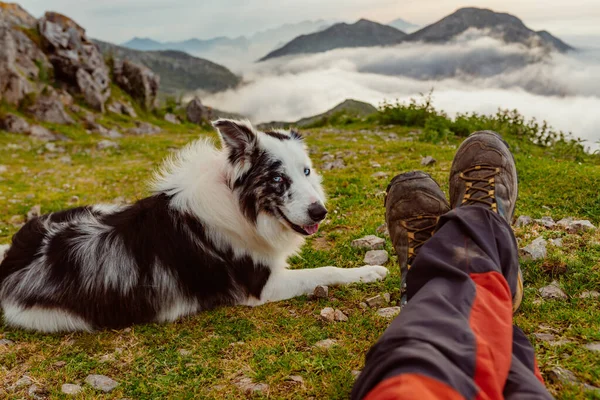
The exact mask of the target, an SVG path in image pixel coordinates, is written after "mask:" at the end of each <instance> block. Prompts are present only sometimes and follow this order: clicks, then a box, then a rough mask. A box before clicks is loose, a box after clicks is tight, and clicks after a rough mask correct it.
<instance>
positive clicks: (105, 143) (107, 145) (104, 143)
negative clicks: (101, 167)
mask: <svg viewBox="0 0 600 400" xmlns="http://www.w3.org/2000/svg"><path fill="white" fill-rule="evenodd" d="M119 147H120V146H119V144H118V143H115V142H113V141H111V140H101V141H99V142H98V145H97V148H98V150H104V149H118V148H119Z"/></svg>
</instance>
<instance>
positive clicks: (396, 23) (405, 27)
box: [387, 18, 421, 33]
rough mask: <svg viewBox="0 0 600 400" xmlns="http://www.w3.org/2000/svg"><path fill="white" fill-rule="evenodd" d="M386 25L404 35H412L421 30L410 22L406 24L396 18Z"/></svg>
mask: <svg viewBox="0 0 600 400" xmlns="http://www.w3.org/2000/svg"><path fill="white" fill-rule="evenodd" d="M387 24H388V25H389V26H392V27H394V28H396V29H398V30H400V31H402V32H406V33H412V32H415V31H417V30H419V29H420V28H421V26H419V25H415V24H413V23H412V22H408V21H406V20H404V19H402V18H397V19H395V20H393V21H391V22H388V23H387Z"/></svg>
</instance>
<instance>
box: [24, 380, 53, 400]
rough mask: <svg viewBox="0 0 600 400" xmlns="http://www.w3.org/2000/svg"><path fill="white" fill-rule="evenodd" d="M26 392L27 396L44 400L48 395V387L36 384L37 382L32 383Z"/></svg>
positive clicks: (36, 399)
mask: <svg viewBox="0 0 600 400" xmlns="http://www.w3.org/2000/svg"><path fill="white" fill-rule="evenodd" d="M27 394H29V397H31V398H32V399H35V400H45V399H47V398H48V396H49V395H50V392H49V391H48V389H46V388H44V387H41V386H38V385H37V384H33V385H31V386H29V390H27Z"/></svg>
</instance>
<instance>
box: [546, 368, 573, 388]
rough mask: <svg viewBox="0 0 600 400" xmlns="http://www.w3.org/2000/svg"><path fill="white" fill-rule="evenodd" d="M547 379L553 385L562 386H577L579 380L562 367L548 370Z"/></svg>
mask: <svg viewBox="0 0 600 400" xmlns="http://www.w3.org/2000/svg"><path fill="white" fill-rule="evenodd" d="M548 377H549V378H550V380H551V381H552V382H554V383H562V384H577V383H579V379H577V377H576V376H575V374H574V373H573V372H571V371H569V370H568V369H565V368H562V367H555V368H553V369H551V370H550V372H549V373H548Z"/></svg>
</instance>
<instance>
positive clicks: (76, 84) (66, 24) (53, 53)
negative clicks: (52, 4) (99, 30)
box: [38, 12, 110, 112]
mask: <svg viewBox="0 0 600 400" xmlns="http://www.w3.org/2000/svg"><path fill="white" fill-rule="evenodd" d="M38 29H39V32H40V35H41V38H42V45H43V47H44V51H45V52H46V54H47V55H48V58H49V60H50V62H51V63H52V65H53V66H54V74H55V76H56V78H57V79H58V80H60V81H62V82H64V83H66V84H67V86H68V88H69V90H70V91H71V92H73V93H76V94H81V95H83V97H84V99H85V101H86V103H87V104H89V105H90V106H91V107H93V108H94V109H96V110H98V111H102V112H103V111H104V103H105V102H106V100H107V99H108V97H109V96H110V79H109V74H108V67H107V66H106V64H105V63H104V59H103V58H102V54H101V53H100V51H99V50H98V48H97V46H96V45H95V44H94V43H92V42H91V41H90V40H89V39H88V38H87V36H86V34H85V29H83V28H82V27H80V26H79V25H77V23H75V22H74V21H73V20H71V19H70V18H68V17H65V16H64V15H62V14H58V13H54V12H47V13H46V14H45V15H44V16H43V17H42V18H40V19H39V21H38Z"/></svg>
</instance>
